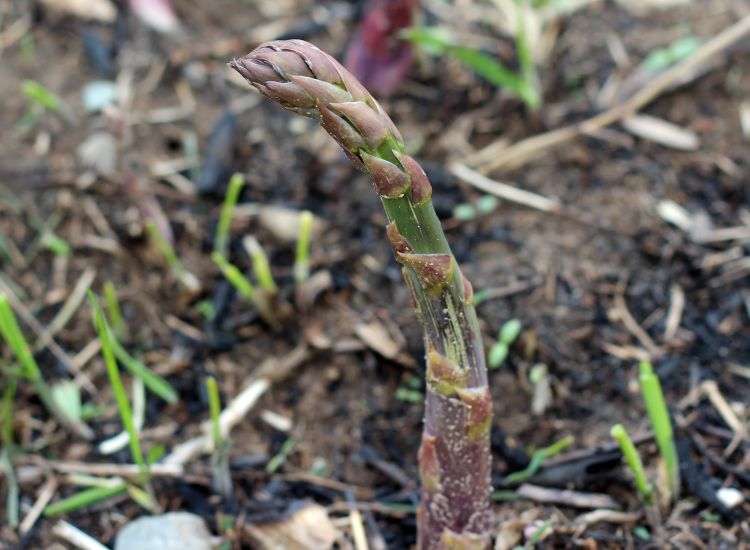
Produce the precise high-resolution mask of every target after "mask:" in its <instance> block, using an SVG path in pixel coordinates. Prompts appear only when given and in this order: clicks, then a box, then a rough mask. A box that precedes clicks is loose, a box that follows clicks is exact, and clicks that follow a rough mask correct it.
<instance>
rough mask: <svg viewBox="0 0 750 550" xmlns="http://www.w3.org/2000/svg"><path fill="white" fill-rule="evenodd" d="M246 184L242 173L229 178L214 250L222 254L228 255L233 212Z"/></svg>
mask: <svg viewBox="0 0 750 550" xmlns="http://www.w3.org/2000/svg"><path fill="white" fill-rule="evenodd" d="M244 185H245V178H244V177H243V175H242V174H234V175H233V176H232V177H231V179H230V180H229V185H228V186H227V194H226V195H225V196H224V204H223V205H222V207H221V214H219V223H218V225H217V226H216V236H215V237H214V251H215V252H218V253H219V254H221V255H222V256H226V255H227V247H228V245H229V230H230V229H231V226H232V212H233V211H234V207H235V206H236V205H237V201H238V200H239V198H240V193H241V192H242V187H243V186H244Z"/></svg>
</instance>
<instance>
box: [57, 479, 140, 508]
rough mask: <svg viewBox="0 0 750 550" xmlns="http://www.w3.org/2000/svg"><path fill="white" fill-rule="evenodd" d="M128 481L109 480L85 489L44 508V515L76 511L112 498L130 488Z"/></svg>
mask: <svg viewBox="0 0 750 550" xmlns="http://www.w3.org/2000/svg"><path fill="white" fill-rule="evenodd" d="M128 486H129V485H128V483H126V482H125V481H123V480H121V479H115V480H107V484H106V485H102V486H100V487H92V488H90V489H84V490H83V491H79V492H78V493H75V494H74V495H71V496H69V497H67V498H63V499H61V500H58V501H57V502H55V503H53V504H50V505H49V506H47V507H46V508H45V509H44V515H45V516H47V517H51V516H59V515H60V514H67V513H68V512H74V511H76V510H79V509H81V508H85V507H87V506H93V505H94V504H98V503H100V502H103V501H105V500H109V499H110V498H113V497H116V496H118V495H121V494H123V493H126V492H127V490H128Z"/></svg>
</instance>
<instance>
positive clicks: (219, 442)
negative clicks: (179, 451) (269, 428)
mask: <svg viewBox="0 0 750 550" xmlns="http://www.w3.org/2000/svg"><path fill="white" fill-rule="evenodd" d="M206 393H208V408H209V412H210V414H211V439H212V441H213V444H214V450H213V454H212V455H211V469H212V470H213V487H214V491H216V492H217V493H219V494H220V495H221V496H223V497H224V498H225V499H230V498H232V493H233V489H232V476H231V474H230V472H229V452H228V451H229V444H228V442H227V441H225V440H224V437H223V436H222V434H221V424H220V423H219V417H220V415H221V400H220V397H219V387H218V385H217V384H216V378H214V377H213V376H209V377H208V378H206Z"/></svg>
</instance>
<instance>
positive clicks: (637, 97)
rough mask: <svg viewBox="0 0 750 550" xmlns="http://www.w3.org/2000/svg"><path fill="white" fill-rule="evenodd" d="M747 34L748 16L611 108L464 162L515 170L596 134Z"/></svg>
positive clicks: (492, 146)
mask: <svg viewBox="0 0 750 550" xmlns="http://www.w3.org/2000/svg"><path fill="white" fill-rule="evenodd" d="M747 34H750V15H746V16H745V17H743V18H742V19H740V20H739V21H738V22H736V23H735V24H733V25H731V26H729V27H727V28H726V29H724V30H723V31H722V32H720V33H719V34H717V35H716V36H714V37H713V38H712V39H710V40H709V41H708V42H706V43H705V44H703V46H701V47H700V48H699V49H698V50H696V51H695V52H694V53H693V54H692V55H691V56H689V57H688V58H686V59H684V60H683V61H681V62H680V63H677V64H676V65H674V66H673V67H671V68H669V69H667V70H666V71H664V72H663V73H662V74H661V75H659V76H657V77H656V78H654V79H653V80H652V81H651V82H650V83H648V84H647V85H646V86H645V87H644V88H642V89H641V90H640V91H638V92H637V93H635V94H634V95H632V96H631V97H630V98H629V99H627V100H625V101H623V102H622V103H620V104H618V105H616V106H614V107H612V108H611V109H609V110H607V111H605V112H603V113H600V114H598V115H596V116H594V117H591V118H589V119H587V120H585V121H583V122H580V123H577V124H573V125H571V126H566V127H564V128H559V129H556V130H552V131H551V132H547V133H544V134H538V135H536V136H532V137H530V138H526V139H523V140H521V141H519V142H517V143H515V144H513V145H511V146H509V147H507V146H505V144H504V142H503V141H499V142H495V143H492V144H490V145H488V146H486V147H485V148H483V149H481V150H480V151H477V153H475V154H474V155H472V156H471V157H470V158H469V159H467V163H468V164H470V165H471V166H474V167H475V168H477V169H478V170H479V171H481V172H483V173H487V172H491V171H492V170H496V169H498V168H501V167H513V168H517V167H519V166H521V165H522V164H524V163H526V162H527V161H529V160H531V159H532V158H535V157H536V156H538V155H539V154H540V153H542V152H543V151H546V150H547V149H551V148H553V147H557V146H558V145H561V144H563V143H565V142H567V141H569V140H571V139H574V138H577V137H579V136H581V135H584V134H591V133H593V132H596V131H597V130H600V129H602V128H604V127H605V126H609V125H610V124H612V123H614V122H617V121H618V120H620V119H621V118H623V117H625V116H628V115H632V114H635V113H636V112H638V111H639V110H640V109H642V108H643V107H645V106H646V105H648V104H649V103H651V102H652V101H653V100H654V99H656V98H657V97H659V96H660V95H661V94H662V93H664V92H665V91H666V90H668V89H670V88H671V87H672V86H673V85H675V84H678V83H679V82H680V81H681V80H682V79H683V78H684V76H685V75H686V74H687V73H689V72H690V71H692V70H693V69H695V68H696V67H697V66H699V65H700V64H702V63H703V62H705V61H707V60H708V59H709V58H711V57H713V56H714V55H716V54H718V53H720V52H722V51H723V50H725V49H727V48H728V47H730V46H732V45H733V44H735V43H736V42H737V41H739V40H740V39H742V38H744V37H745V36H746V35H747Z"/></svg>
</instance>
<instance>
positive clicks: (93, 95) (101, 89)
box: [83, 80, 117, 113]
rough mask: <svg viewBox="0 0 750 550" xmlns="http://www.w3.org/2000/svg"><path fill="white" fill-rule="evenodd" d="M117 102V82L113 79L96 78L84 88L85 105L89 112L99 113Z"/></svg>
mask: <svg viewBox="0 0 750 550" xmlns="http://www.w3.org/2000/svg"><path fill="white" fill-rule="evenodd" d="M116 102H117V84H115V83H114V82H112V81H111V80H94V81H93V82H89V83H88V84H86V86H85V87H84V88H83V107H84V109H86V111H88V112H89V113H98V112H99V111H101V110H103V109H104V108H105V107H107V106H108V105H113V104H115V103H116Z"/></svg>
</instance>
